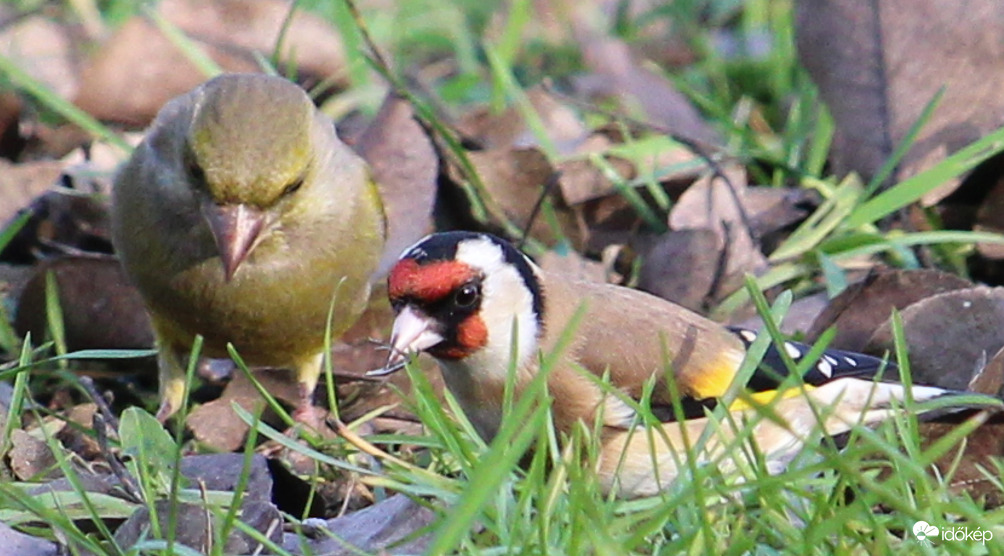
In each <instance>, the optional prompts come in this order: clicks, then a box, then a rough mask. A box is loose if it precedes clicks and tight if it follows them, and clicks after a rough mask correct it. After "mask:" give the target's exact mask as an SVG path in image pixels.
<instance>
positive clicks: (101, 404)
mask: <svg viewBox="0 0 1004 556" xmlns="http://www.w3.org/2000/svg"><path fill="white" fill-rule="evenodd" d="M80 385H81V386H83V388H84V391H85V392H87V395H88V396H90V398H91V400H92V401H94V405H95V406H97V408H98V412H100V413H101V416H102V418H103V419H104V422H105V423H106V424H107V426H108V427H109V430H111V431H112V433H113V434H117V431H118V430H119V420H118V418H117V417H115V414H114V413H112V408H111V407H109V405H108V399H107V398H105V396H104V395H102V394H101V393H100V392H98V389H97V387H96V386H95V385H94V379H92V378H91V377H89V376H83V377H80Z"/></svg>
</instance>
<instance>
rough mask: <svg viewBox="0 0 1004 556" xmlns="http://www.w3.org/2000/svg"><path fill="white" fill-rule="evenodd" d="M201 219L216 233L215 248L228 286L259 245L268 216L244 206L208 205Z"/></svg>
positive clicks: (214, 236) (205, 206) (203, 207)
mask: <svg viewBox="0 0 1004 556" xmlns="http://www.w3.org/2000/svg"><path fill="white" fill-rule="evenodd" d="M202 215H203V217H205V219H206V222H208V223H209V229H210V230H211V231H212V232H213V238H214V239H215V240H216V248H217V249H218V250H219V253H220V259H222V260H223V274H224V276H225V277H226V280H227V281H228V282H229V281H230V280H231V279H232V278H233V277H234V274H235V273H236V272H237V269H238V268H240V266H241V263H243V262H244V260H245V259H247V256H248V255H249V254H250V253H251V251H252V250H253V249H254V246H255V244H257V242H258V237H259V235H260V234H261V230H262V228H263V227H264V222H265V213H263V212H262V211H261V210H259V209H257V208H255V207H252V206H250V205H245V204H232V205H218V204H216V203H205V204H203V205H202Z"/></svg>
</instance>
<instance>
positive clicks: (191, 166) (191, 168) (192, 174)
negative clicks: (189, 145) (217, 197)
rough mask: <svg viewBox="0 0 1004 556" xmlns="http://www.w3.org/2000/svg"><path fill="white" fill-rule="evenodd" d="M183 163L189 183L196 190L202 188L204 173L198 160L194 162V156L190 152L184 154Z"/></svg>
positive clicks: (204, 182)
mask: <svg viewBox="0 0 1004 556" xmlns="http://www.w3.org/2000/svg"><path fill="white" fill-rule="evenodd" d="M184 161H185V172H186V173H187V174H188V177H189V179H190V180H191V183H192V184H193V185H194V186H195V187H197V188H203V187H205V184H206V171H205V170H203V169H202V166H201V165H200V164H199V161H198V160H195V155H194V154H192V153H191V152H189V153H186V156H185V157H184Z"/></svg>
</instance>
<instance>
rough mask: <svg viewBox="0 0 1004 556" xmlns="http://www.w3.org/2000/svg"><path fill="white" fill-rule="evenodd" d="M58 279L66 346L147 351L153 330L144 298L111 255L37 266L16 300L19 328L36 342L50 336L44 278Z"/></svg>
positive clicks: (92, 256) (76, 257)
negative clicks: (49, 275)
mask: <svg viewBox="0 0 1004 556" xmlns="http://www.w3.org/2000/svg"><path fill="white" fill-rule="evenodd" d="M50 272H51V273H52V276H53V277H54V279H55V284H56V287H57V291H58V292H59V297H58V301H59V307H60V309H61V311H62V315H63V330H64V333H65V339H66V346H67V348H68V349H69V350H70V351H76V350H81V349H145V348H149V347H151V346H152V345H153V331H152V329H151V327H150V320H149V317H148V316H147V313H146V309H145V305H144V304H143V298H142V297H140V295H139V292H138V291H137V290H136V289H135V287H134V286H133V285H132V284H131V283H130V282H129V280H128V278H126V276H125V272H124V271H123V270H122V266H121V265H120V264H119V262H118V260H117V259H115V258H113V257H110V256H100V255H88V256H67V257H62V258H59V259H49V260H46V261H44V262H42V263H40V264H38V265H36V266H35V270H34V276H32V278H31V279H30V280H29V281H28V283H27V284H26V285H25V288H24V292H23V293H22V294H21V298H20V300H19V301H18V306H17V315H16V318H15V321H14V326H15V329H16V330H17V331H18V333H19V334H21V335H24V334H26V333H28V332H31V334H32V336H33V338H35V341H36V342H38V341H41V339H42V338H45V337H46V336H47V335H48V334H47V332H48V330H49V323H48V317H47V309H46V282H47V278H46V276H47V275H48V274H49V273H50Z"/></svg>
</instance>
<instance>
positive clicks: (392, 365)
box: [366, 306, 443, 376]
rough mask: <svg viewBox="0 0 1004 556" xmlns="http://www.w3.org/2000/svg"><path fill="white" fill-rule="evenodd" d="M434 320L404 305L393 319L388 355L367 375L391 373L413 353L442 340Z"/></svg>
mask: <svg viewBox="0 0 1004 556" xmlns="http://www.w3.org/2000/svg"><path fill="white" fill-rule="evenodd" d="M436 328H438V326H437V324H436V321H435V320H433V319H432V318H431V317H429V316H428V315H423V314H422V313H421V311H418V310H416V309H415V308H414V307H410V306H409V307H405V308H404V309H403V310H401V312H400V313H398V315H397V318H396V319H394V329H393V331H392V332H391V335H390V356H389V357H388V358H387V364H386V365H384V367H383V368H382V369H375V370H372V371H370V372H368V373H366V374H367V375H368V376H381V375H387V374H390V373H393V372H394V371H397V370H399V369H401V368H402V367H404V362H405V361H406V360H407V359H408V356H410V355H411V354H413V353H419V352H421V351H425V350H427V349H429V348H431V347H433V346H435V345H436V344H438V343H440V342H442V341H443V336H442V335H440V334H439V332H437V331H436Z"/></svg>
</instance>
